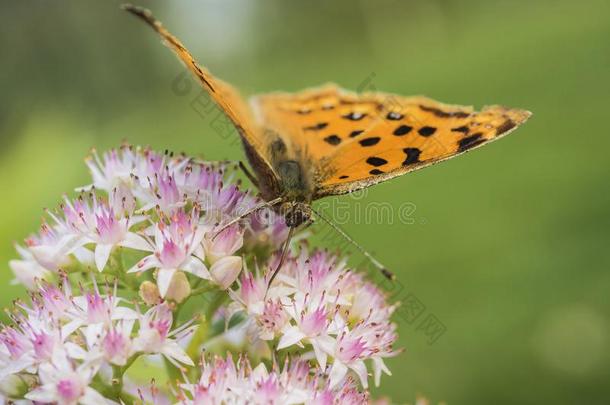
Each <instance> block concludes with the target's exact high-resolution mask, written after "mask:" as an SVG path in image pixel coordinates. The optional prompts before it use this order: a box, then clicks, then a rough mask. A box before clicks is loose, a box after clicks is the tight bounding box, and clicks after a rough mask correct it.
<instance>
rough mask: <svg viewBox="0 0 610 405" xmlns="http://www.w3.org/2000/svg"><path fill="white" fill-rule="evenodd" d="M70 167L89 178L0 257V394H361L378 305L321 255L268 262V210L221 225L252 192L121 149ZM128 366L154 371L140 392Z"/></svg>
mask: <svg viewBox="0 0 610 405" xmlns="http://www.w3.org/2000/svg"><path fill="white" fill-rule="evenodd" d="M86 163H87V166H88V167H89V170H90V171H91V174H92V178H93V181H92V183H91V184H90V185H88V186H85V187H82V188H80V189H78V190H77V192H78V194H77V196H76V197H75V198H70V197H64V199H63V202H62V204H61V205H60V206H59V207H58V208H57V209H55V210H48V211H47V215H46V219H45V222H44V223H43V225H42V226H41V229H40V231H39V232H38V233H36V234H33V235H31V236H29V237H28V238H27V239H26V240H25V243H24V244H22V245H18V246H17V247H16V248H17V253H18V255H19V259H16V260H13V261H11V262H10V263H9V265H10V267H11V269H12V270H13V273H14V275H15V280H16V282H18V283H20V284H22V285H23V286H25V287H26V288H27V289H28V290H29V291H30V293H29V294H30V303H29V304H26V303H23V302H20V301H17V302H16V309H15V310H14V311H12V312H10V319H11V321H12V322H11V323H9V324H6V325H4V326H3V327H2V328H1V331H0V399H7V400H9V399H10V400H15V401H25V403H28V401H30V402H32V401H34V402H43V403H45V402H55V403H59V404H77V403H85V404H87V403H92V404H93V403H105V402H108V403H119V402H123V403H131V402H133V401H137V399H138V397H140V398H141V400H142V401H143V402H145V401H147V402H152V403H171V402H175V403H183V404H224V403H235V404H242V403H243V404H250V403H265V404H280V403H285V404H300V403H306V404H343V403H348V404H364V403H370V401H369V394H368V391H367V388H368V384H369V381H368V380H369V378H368V376H369V374H372V375H373V377H374V381H375V383H376V384H377V385H378V384H379V381H380V376H381V374H382V373H384V372H385V373H387V374H389V370H388V368H387V367H386V365H385V363H384V359H386V358H388V357H391V356H394V355H396V354H397V351H396V350H395V349H393V345H394V343H395V341H396V339H397V336H396V333H395V325H394V324H393V323H392V322H391V319H390V318H391V315H392V313H393V311H394V307H393V306H392V305H390V304H388V303H387V302H386V297H385V295H384V294H383V293H382V292H381V291H380V290H379V289H378V288H377V287H376V286H375V285H374V284H372V283H371V282H369V281H367V280H366V279H365V277H364V276H363V275H362V274H360V273H358V272H355V271H353V270H351V269H349V268H348V267H347V265H346V262H345V261H344V260H341V259H340V258H339V257H336V256H334V255H330V254H328V253H326V252H324V251H316V250H310V249H309V248H308V247H307V246H305V245H304V244H302V245H301V246H300V249H296V247H293V250H291V253H289V254H288V255H287V256H286V258H285V260H284V261H283V262H282V263H280V259H279V258H280V254H279V252H278V250H279V247H280V246H281V245H283V243H284V241H285V239H286V238H287V235H288V228H287V226H286V225H285V223H284V220H283V218H282V216H281V215H279V214H277V213H276V212H275V211H273V210H272V209H268V208H263V209H260V210H258V211H256V212H253V213H252V214H251V215H247V216H244V217H243V218H241V220H239V221H233V220H234V219H236V218H238V217H241V216H242V214H244V213H245V212H247V211H249V210H251V209H252V208H253V207H256V206H257V205H259V204H260V203H261V200H260V199H259V198H257V197H255V196H253V195H252V194H250V193H249V192H247V191H242V190H240V187H239V184H240V182H239V180H237V179H236V178H237V176H238V173H237V172H236V171H235V170H233V167H234V165H231V164H228V163H207V162H201V161H197V160H195V159H191V158H188V157H186V156H182V155H178V156H175V155H173V154H170V153H156V152H154V151H151V150H149V149H142V148H134V147H131V146H127V145H126V146H123V147H121V148H120V149H117V150H111V151H109V152H107V153H105V154H103V155H102V156H99V155H98V154H97V153H95V152H94V153H93V154H92V156H91V157H90V158H89V159H87V161H86ZM232 221H233V222H232ZM229 223H231V225H228V224H229ZM280 265H281V268H280ZM278 268H280V271H279V273H278V274H277V277H275V278H274V279H273V281H272V282H270V281H271V279H272V277H271V275H272V274H273V273H274V270H275V269H278ZM98 286H103V288H99V287H98ZM204 351H205V352H207V353H212V354H214V355H215V356H216V357H214V359H213V360H210V357H209V356H208V357H206V358H207V360H205V359H204V360H201V362H200V364H199V365H198V366H197V365H195V363H196V362H197V359H200V358H201V353H203V352H204ZM227 352H228V353H227ZM230 353H234V354H236V355H238V356H237V357H238V358H239V360H237V361H234V360H233V358H234V357H232V356H231V354H230ZM140 362H144V364H146V365H147V367H145V369H146V370H152V369H156V370H165V374H166V376H167V378H166V379H165V382H164V383H163V385H162V386H161V387H160V388H157V386H155V389H154V390H152V391H153V394H154V395H152V396H151V395H148V396H147V395H145V393H146V392H147V390H146V389H143V388H137V386H138V384H141V383H144V384H146V381H150V379H151V376H150V375H149V376H147V375H142V372H138V371H137V370H136V369H137V368H138V367H132V366H133V364H134V363H136V364H139V363H140ZM278 364H283V366H279V365H278ZM140 368H141V367H140ZM134 370H135V371H134ZM269 370H270V371H269ZM151 375H152V374H151ZM155 375H158V373H157V374H155ZM194 381H195V383H193V382H194ZM160 398H163V401H161V400H160Z"/></svg>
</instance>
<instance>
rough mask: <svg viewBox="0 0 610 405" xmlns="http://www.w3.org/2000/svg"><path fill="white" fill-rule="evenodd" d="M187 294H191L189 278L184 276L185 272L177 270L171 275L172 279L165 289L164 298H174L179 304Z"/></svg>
mask: <svg viewBox="0 0 610 405" xmlns="http://www.w3.org/2000/svg"><path fill="white" fill-rule="evenodd" d="M189 295H191V285H190V284H189V280H188V278H186V274H184V273H183V272H181V271H177V272H176V273H175V274H174V276H173V277H172V281H171V283H170V285H169V288H168V289H167V293H166V294H165V298H167V299H170V300H174V301H176V302H177V303H178V304H179V303H181V302H182V301H184V299H185V298H186V297H188V296H189Z"/></svg>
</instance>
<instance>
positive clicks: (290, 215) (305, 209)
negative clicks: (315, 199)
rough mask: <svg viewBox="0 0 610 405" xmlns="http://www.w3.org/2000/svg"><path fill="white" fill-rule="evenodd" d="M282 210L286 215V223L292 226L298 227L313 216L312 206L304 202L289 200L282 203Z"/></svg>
mask: <svg viewBox="0 0 610 405" xmlns="http://www.w3.org/2000/svg"><path fill="white" fill-rule="evenodd" d="M280 211H281V213H282V215H283V216H284V220H285V221H286V225H288V226H289V227H291V228H296V227H298V226H299V225H301V224H303V223H305V222H307V221H309V219H310V218H311V207H310V205H309V204H307V203H304V202H298V201H288V202H285V203H282V205H281V206H280Z"/></svg>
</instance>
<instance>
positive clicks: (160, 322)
mask: <svg viewBox="0 0 610 405" xmlns="http://www.w3.org/2000/svg"><path fill="white" fill-rule="evenodd" d="M172 322H173V316H172V311H171V310H170V309H169V307H168V306H167V304H165V303H162V304H159V305H156V306H154V307H152V308H151V309H149V310H148V311H147V312H146V313H145V314H144V315H143V316H141V318H140V330H139V331H138V336H137V337H136V338H135V339H134V341H133V350H134V351H142V352H145V353H151V354H162V355H164V356H165V357H166V358H167V359H168V360H169V361H170V362H172V363H173V364H176V365H177V364H178V362H180V363H184V364H187V365H189V366H192V365H194V363H193V361H192V360H191V358H190V357H189V356H188V355H187V354H186V352H185V351H184V349H182V348H181V347H180V346H179V345H178V341H179V340H181V339H183V338H184V337H186V336H187V335H189V334H190V333H192V331H193V327H192V326H190V322H187V323H185V324H183V325H182V326H181V327H179V328H177V329H174V330H173V331H170V328H171V326H172Z"/></svg>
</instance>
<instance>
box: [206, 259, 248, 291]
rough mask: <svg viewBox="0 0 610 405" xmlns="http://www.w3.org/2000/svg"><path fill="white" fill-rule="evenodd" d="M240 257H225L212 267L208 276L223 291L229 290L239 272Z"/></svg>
mask: <svg viewBox="0 0 610 405" xmlns="http://www.w3.org/2000/svg"><path fill="white" fill-rule="evenodd" d="M241 266H242V258H241V256H225V257H223V258H222V259H220V260H218V261H217V262H216V263H214V264H213V265H212V268H211V269H210V274H211V275H212V280H214V282H215V283H216V284H218V285H219V286H220V288H222V289H223V290H226V289H227V288H229V286H230V285H231V284H233V282H234V281H235V280H236V279H237V276H238V275H239V272H240V271H241Z"/></svg>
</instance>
